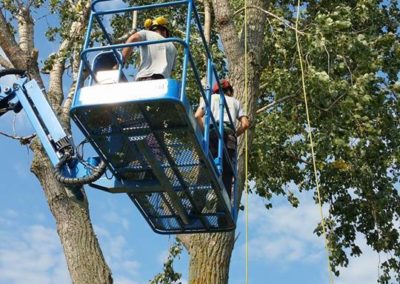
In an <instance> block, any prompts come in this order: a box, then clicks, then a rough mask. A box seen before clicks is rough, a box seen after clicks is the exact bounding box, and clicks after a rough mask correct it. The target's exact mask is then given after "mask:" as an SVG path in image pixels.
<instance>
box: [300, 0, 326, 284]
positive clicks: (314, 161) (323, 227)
mask: <svg viewBox="0 0 400 284" xmlns="http://www.w3.org/2000/svg"><path fill="white" fill-rule="evenodd" d="M299 18H300V0H297V12H296V29H295V35H296V47H297V53H298V56H299V61H300V69H301V83H302V91H303V97H304V104H305V109H306V116H307V132H308V138H309V141H310V148H311V157H312V164H313V171H314V179H315V185H316V190H317V195H318V206H319V213H320V215H321V224H322V233H323V235H324V241H325V246H324V247H325V250H326V252H327V256H328V271H329V283H330V284H333V283H334V276H333V272H332V269H331V266H330V259H331V256H330V254H331V252H330V249H329V247H328V238H327V233H326V223H325V219H324V213H323V211H322V200H321V192H320V186H319V180H318V174H317V163H316V159H315V152H314V142H313V136H312V133H311V119H310V112H309V109H308V103H307V92H306V84H305V76H304V64H303V57H302V53H301V48H300V41H299V32H298V25H299Z"/></svg>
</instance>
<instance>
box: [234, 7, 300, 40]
mask: <svg viewBox="0 0 400 284" xmlns="http://www.w3.org/2000/svg"><path fill="white" fill-rule="evenodd" d="M247 8H248V9H249V8H250V9H257V10H260V11H262V12H263V13H265V14H267V15H269V16H271V17H273V18H275V19H277V20H279V21H280V22H281V23H282V24H284V25H285V26H287V27H288V28H290V29H292V30H294V31H297V32H298V33H299V34H301V35H304V34H305V33H304V32H302V31H299V30H297V29H296V28H295V27H294V26H293V23H292V22H290V21H289V20H286V19H284V18H281V17H279V16H277V15H275V14H274V13H271V12H269V11H267V10H264V9H262V8H261V7H258V6H247ZM243 11H244V8H241V9H239V10H237V11H236V12H235V13H234V14H233V16H236V15H237V14H239V13H241V12H243Z"/></svg>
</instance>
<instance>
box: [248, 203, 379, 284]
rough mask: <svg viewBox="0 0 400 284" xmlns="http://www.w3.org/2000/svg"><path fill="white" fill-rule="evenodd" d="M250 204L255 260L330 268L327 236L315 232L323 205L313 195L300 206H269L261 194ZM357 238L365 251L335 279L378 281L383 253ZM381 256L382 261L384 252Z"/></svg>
mask: <svg viewBox="0 0 400 284" xmlns="http://www.w3.org/2000/svg"><path fill="white" fill-rule="evenodd" d="M249 208H250V210H249V244H248V246H249V258H250V261H251V262H253V263H275V264H278V265H279V266H280V267H282V269H285V270H286V269H290V270H291V269H292V268H290V267H291V266H294V265H296V264H299V265H304V264H305V263H309V264H311V265H314V264H315V265H316V266H318V267H320V268H322V269H325V270H327V267H326V262H327V253H326V251H325V248H324V240H323V237H322V236H321V237H318V236H316V235H315V234H314V233H313V231H314V229H315V226H316V224H317V223H318V222H320V220H321V217H320V213H319V208H318V206H317V205H316V204H314V202H313V200H312V198H310V196H308V198H307V199H305V198H302V200H301V203H300V206H299V208H297V209H296V208H292V207H291V206H290V205H287V204H279V205H278V206H275V207H274V208H272V209H271V210H266V209H265V207H264V204H263V201H262V199H261V198H259V197H255V196H250V197H249ZM243 215H244V214H243ZM242 217H244V216H242ZM241 221H242V222H243V220H241ZM357 241H358V243H359V245H360V247H361V250H362V251H363V254H362V255H361V256H360V257H356V258H353V257H349V259H350V262H349V266H348V267H346V268H342V269H340V276H339V277H338V278H336V280H335V282H336V283H337V284H349V283H351V284H375V283H377V279H378V275H379V269H378V265H379V256H378V254H377V253H376V252H374V251H373V250H372V249H371V248H370V247H369V246H368V245H367V244H366V242H365V240H364V238H363V236H361V235H358V236H357ZM242 249H244V248H243V247H242ZM380 258H381V260H380V262H381V263H382V262H383V261H384V256H382V255H381V257H380ZM321 277H326V275H321Z"/></svg>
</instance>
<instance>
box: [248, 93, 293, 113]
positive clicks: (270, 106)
mask: <svg viewBox="0 0 400 284" xmlns="http://www.w3.org/2000/svg"><path fill="white" fill-rule="evenodd" d="M296 96H297V94H295V95H290V96H285V97H283V98H280V99H277V100H276V101H274V102H272V103H270V104H267V105H266V106H263V107H262V108H260V109H258V110H257V111H256V114H259V113H260V112H263V111H264V110H267V109H269V108H272V107H274V106H275V105H277V104H279V103H281V102H284V101H286V100H288V99H291V98H294V97H296Z"/></svg>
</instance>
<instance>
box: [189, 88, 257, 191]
mask: <svg viewBox="0 0 400 284" xmlns="http://www.w3.org/2000/svg"><path fill="white" fill-rule="evenodd" d="M221 87H222V90H223V92H224V95H225V100H226V103H227V105H228V111H229V113H230V115H231V118H232V120H233V124H234V125H233V127H236V121H238V122H239V127H238V128H236V129H235V128H232V125H231V123H230V120H229V116H228V112H227V110H226V108H224V121H223V123H224V143H225V146H226V148H227V150H228V154H229V158H230V160H231V161H232V160H233V158H234V155H235V152H236V138H237V137H238V136H239V135H241V134H243V133H244V132H245V131H246V129H247V128H249V126H250V123H249V119H248V116H247V114H246V113H245V112H244V110H243V108H242V105H241V103H240V102H239V101H238V100H237V99H236V98H234V97H233V88H232V86H231V84H230V83H229V81H228V80H222V81H221ZM219 101H220V94H219V87H218V84H217V83H216V84H215V85H214V87H213V95H212V96H211V112H212V114H213V116H214V118H215V120H216V122H217V123H219ZM205 108H206V105H205V102H204V100H203V98H201V99H200V105H199V107H198V109H197V111H196V113H195V118H196V120H197V122H198V123H199V125H200V127H201V129H204V121H203V117H204V115H205ZM217 129H218V126H217V127H214V125H212V122H211V124H210V150H211V153H212V154H213V156H214V157H216V156H217V154H218V134H217V131H216V130H217ZM222 168H223V176H222V179H223V182H224V185H225V189H226V191H227V192H228V194H229V197H230V196H231V190H232V178H233V171H232V170H233V169H232V168H231V167H230V166H229V163H228V161H227V159H226V157H225V155H224V159H223V166H222Z"/></svg>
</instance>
